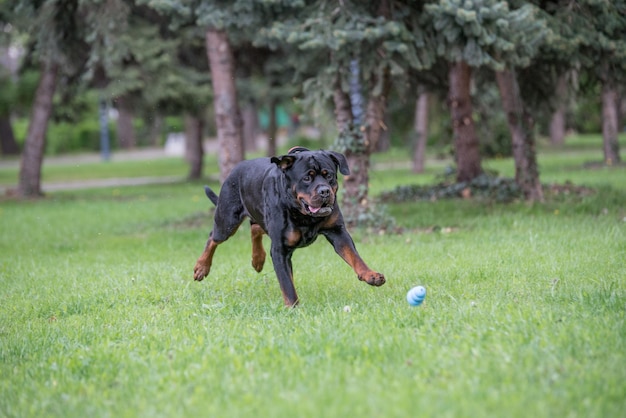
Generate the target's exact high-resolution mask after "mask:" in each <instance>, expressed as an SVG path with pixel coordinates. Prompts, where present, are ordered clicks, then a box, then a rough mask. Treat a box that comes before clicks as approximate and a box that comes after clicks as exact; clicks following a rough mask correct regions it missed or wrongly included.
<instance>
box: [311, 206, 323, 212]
mask: <svg viewBox="0 0 626 418" xmlns="http://www.w3.org/2000/svg"><path fill="white" fill-rule="evenodd" d="M320 209H321V207H319V208H314V207H312V206H309V210H310V211H311V213H317V212H319V211H320Z"/></svg>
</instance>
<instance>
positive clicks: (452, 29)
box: [426, 0, 545, 199]
mask: <svg viewBox="0 0 626 418" xmlns="http://www.w3.org/2000/svg"><path fill="white" fill-rule="evenodd" d="M426 10H427V11H428V13H429V14H430V16H431V17H432V24H433V26H432V28H433V31H434V33H435V37H436V39H437V40H438V42H437V43H438V53H439V55H441V56H442V57H444V58H445V59H446V60H448V61H449V63H450V64H449V68H450V72H449V76H450V95H449V98H448V100H449V105H450V108H451V114H452V127H453V131H454V142H455V151H456V154H455V155H456V160H457V181H459V182H461V181H469V180H472V179H473V178H475V177H476V176H478V175H479V174H480V173H481V172H482V165H481V157H480V152H479V141H478V138H477V136H476V131H475V128H474V120H473V117H472V112H473V111H472V103H471V96H470V83H471V73H472V68H479V67H481V66H485V67H489V68H493V69H495V70H496V71H508V72H507V73H501V74H500V80H501V83H500V84H499V85H500V87H501V88H504V89H507V90H508V91H505V92H502V91H501V94H502V95H503V97H507V98H511V99H512V100H509V101H507V104H509V105H513V104H516V103H517V104H518V105H519V106H522V105H521V103H522V102H521V98H520V97H514V96H515V95H519V89H516V88H515V83H516V79H515V77H514V73H511V72H510V71H511V68H514V67H515V66H517V65H521V64H522V63H523V64H526V65H527V64H528V62H529V60H530V58H531V57H532V56H533V54H534V53H535V51H536V48H537V46H538V45H537V44H538V42H539V41H540V40H541V39H542V37H543V36H544V34H545V31H542V30H539V29H542V27H543V26H542V25H541V24H540V20H538V19H535V18H534V15H533V13H532V10H531V9H530V8H529V7H525V8H519V9H515V10H510V9H509V6H508V3H507V2H501V1H496V0H476V1H464V0H441V1H439V2H438V3H437V4H429V5H427V6H426ZM529 30H538V32H537V33H535V36H534V37H530V36H529ZM507 66H509V67H510V68H509V69H508V70H507ZM505 81H506V83H505ZM519 112H520V107H518V108H517V109H513V108H512V107H511V108H509V109H508V110H507V113H508V114H509V116H510V117H509V125H510V126H511V127H512V128H513V126H514V125H516V124H519V123H525V122H524V121H529V119H528V118H523V117H516V118H515V120H513V118H512V115H515V114H518V113H519ZM513 132H517V133H518V134H519V133H522V132H526V133H527V134H530V132H531V129H527V128H525V129H517V130H513ZM516 144H518V145H517V146H518V147H519V148H520V149H521V150H523V152H522V151H520V152H518V153H517V154H515V155H516V158H524V159H527V161H517V160H516V170H520V169H524V168H525V167H527V168H530V167H536V162H533V160H534V159H535V154H534V146H533V139H532V136H529V135H526V136H524V137H523V138H519V137H518V138H517V140H516ZM531 177H533V179H532V181H531V183H533V184H536V183H538V181H539V180H538V171H537V170H533V169H530V172H529V173H519V174H517V173H516V178H518V179H520V180H521V179H526V180H527V181H529V180H528V179H529V178H531ZM534 177H536V178H534ZM527 196H528V197H529V198H531V199H532V197H531V196H533V194H532V193H531V194H528V195H527Z"/></svg>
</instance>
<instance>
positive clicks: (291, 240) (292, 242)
mask: <svg viewBox="0 0 626 418" xmlns="http://www.w3.org/2000/svg"><path fill="white" fill-rule="evenodd" d="M301 239H302V233H301V232H300V231H298V230H292V231H288V232H287V233H286V234H285V242H286V244H287V245H289V246H290V247H295V246H297V245H298V243H299V242H300V240H301Z"/></svg>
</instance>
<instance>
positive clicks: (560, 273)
mask: <svg viewBox="0 0 626 418" xmlns="http://www.w3.org/2000/svg"><path fill="white" fill-rule="evenodd" d="M585 153H587V154H585ZM571 154H576V155H577V159H576V160H575V161H576V162H573V161H572V160H570V159H569V158H570V157H571ZM594 158H596V156H595V154H593V152H589V151H585V150H580V149H574V150H571V151H569V152H566V153H552V152H545V153H543V154H542V157H541V164H542V173H543V179H544V181H546V182H552V181H564V180H565V179H571V180H573V181H575V182H577V183H585V184H588V185H592V186H595V187H597V190H598V191H597V193H595V194H593V195H590V196H584V197H573V196H568V197H565V198H562V199H560V200H553V201H550V202H548V203H546V204H544V205H533V206H528V205H526V204H524V203H519V204H509V205H490V204H485V203H484V202H482V203H481V202H475V201H439V202H434V203H431V202H421V203H404V204H398V205H390V206H389V210H390V212H391V213H392V214H393V215H394V216H395V217H396V220H397V222H398V223H399V224H401V225H402V226H404V227H406V229H407V230H408V231H409V232H406V233H404V234H402V235H378V234H371V233H369V232H367V231H363V230H359V231H353V236H354V239H355V241H356V243H357V247H358V249H359V251H360V252H361V254H362V255H363V257H364V258H365V259H366V261H367V262H368V263H369V264H370V265H371V266H372V267H373V268H375V269H378V270H380V271H382V272H383V273H385V275H386V277H387V278H388V283H387V284H385V285H384V286H383V287H381V288H372V287H369V286H367V285H366V284H364V283H360V282H358V281H357V280H356V277H355V276H354V274H353V273H352V271H350V269H349V267H348V266H347V265H345V263H343V262H342V261H341V260H340V259H339V258H338V257H337V256H336V255H335V254H334V252H333V250H332V248H330V246H329V245H328V244H327V243H326V242H325V240H323V239H321V240H319V241H318V242H316V243H315V244H313V245H312V246H311V247H310V248H307V249H303V250H300V251H298V252H296V254H295V255H294V260H293V265H294V275H295V278H296V285H297V289H298V292H299V295H300V297H301V299H302V304H301V306H300V307H298V308H297V309H294V310H289V309H285V308H283V307H282V298H281V296H280V291H279V288H278V284H277V282H276V278H275V276H274V273H273V270H272V267H271V263H269V264H268V265H266V267H265V270H264V271H263V272H262V273H260V274H257V273H256V272H254V271H253V270H252V268H251V267H250V265H249V258H250V243H249V228H248V227H247V226H243V227H242V230H241V231H240V232H239V233H237V234H236V235H235V236H233V237H232V238H231V240H229V241H228V242H227V243H225V244H224V245H223V246H222V247H220V248H219V249H218V250H217V253H216V256H215V264H214V268H213V270H212V272H211V274H210V275H209V277H207V278H206V279H205V280H204V281H203V282H201V283H195V282H193V280H192V279H191V275H192V268H193V265H194V263H195V260H196V258H197V257H198V256H199V254H200V253H201V251H202V247H203V245H204V243H205V240H206V237H207V234H208V232H209V229H210V222H211V218H210V216H209V215H208V214H207V208H208V207H209V202H208V200H207V199H206V197H204V195H203V192H202V189H201V187H200V185H199V184H168V185H159V186H157V185H152V186H139V187H124V188H103V189H94V190H86V191H71V192H56V193H52V194H51V195H50V196H49V197H48V198H47V199H45V200H43V201H39V202H32V201H27V202H17V201H10V200H5V201H1V202H0V230H1V231H2V234H1V235H0V253H1V254H2V258H0V282H1V286H0V416H3V417H5V416H6V417H31V416H32V417H39V416H48V417H57V416H58V417H82V416H93V417H109V416H116V417H146V416H150V417H160V416H163V417H171V416H194V415H200V416H237V417H252V416H255V417H259V416H260V417H265V416H267V417H270V416H271V417H287V416H302V417H345V416H358V417H369V416H371V417H374V416H377V417H378V416H385V417H412V416H416V415H421V416H438V417H457V416H493V417H499V416H510V417H526V416H536V417H553V416H568V417H621V416H622V415H623V410H624V408H625V407H626V368H625V367H624V364H626V309H625V308H626V284H625V282H624V278H625V277H626V263H624V260H625V259H626V222H625V221H624V218H625V217H626V171H625V170H624V169H623V168H622V169H619V168H615V169H610V170H604V169H603V170H586V169H583V168H582V166H581V164H580V162H581V161H585V160H586V159H594ZM398 160H399V158H398V159H396V160H395V161H398ZM135 164H136V165H137V167H138V168H137V170H139V168H140V167H141V166H142V165H144V164H146V165H149V164H151V163H148V162H137V163H135ZM165 164H170V163H165ZM489 164H490V165H491V164H494V166H495V167H499V168H501V169H502V171H504V170H506V169H508V168H507V166H508V165H510V164H511V162H510V161H507V160H503V161H495V162H489ZM59 170H61V168H59ZM146 170H147V171H149V169H148V168H146ZM61 171H62V170H61ZM438 172H440V170H439V169H438V168H437V169H435V168H431V169H429V171H428V172H427V173H426V174H424V175H421V176H418V177H416V176H414V175H410V174H408V173H407V170H406V169H404V168H396V169H393V168H392V169H385V170H377V171H375V172H373V173H372V190H373V192H374V193H377V192H379V191H380V190H383V189H386V188H391V187H393V186H395V185H397V184H399V182H410V181H411V179H414V180H415V181H419V182H429V181H432V179H433V178H434V177H435V175H436V174H437V173H438ZM182 174H183V175H184V171H183V172H182ZM62 177H63V176H62V175H61V174H59V178H62ZM434 225H437V226H439V227H440V228H436V229H434V231H435V232H433V229H432V227H433V226H434ZM268 245H269V242H268V241H267V240H266V247H267V246H268ZM417 284H422V285H424V286H426V288H427V290H428V295H427V297H426V301H425V302H424V304H423V305H422V306H420V307H418V308H412V307H410V306H409V305H408V304H407V303H406V300H405V295H406V292H407V290H408V289H409V288H410V287H412V286H415V285H417ZM346 306H349V307H350V309H349V312H346V309H345V307H346Z"/></svg>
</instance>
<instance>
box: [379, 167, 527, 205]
mask: <svg viewBox="0 0 626 418" xmlns="http://www.w3.org/2000/svg"><path fill="white" fill-rule="evenodd" d="M454 174H455V173H454V172H453V170H450V172H449V173H446V177H449V178H450V176H453V175H454ZM452 180H453V178H451V179H449V180H447V181H444V182H441V183H439V184H436V185H434V186H432V185H429V186H420V185H408V186H398V187H396V188H395V189H393V190H389V191H385V192H383V193H382V194H381V199H382V201H384V202H396V203H398V202H415V201H419V200H427V201H435V200H440V199H462V198H470V197H471V198H475V199H479V200H483V201H487V202H499V203H505V202H512V201H515V200H519V199H522V198H523V197H524V195H523V193H522V191H521V190H520V188H519V186H518V185H517V184H516V183H515V179H511V178H503V177H499V176H497V175H493V174H487V173H483V174H481V175H479V176H478V177H476V178H474V179H473V180H472V181H469V182H460V183H456V182H454V181H452Z"/></svg>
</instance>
